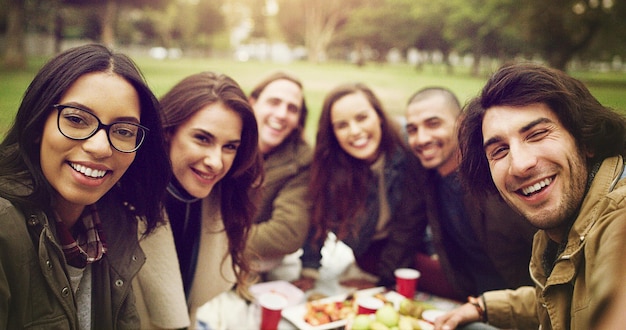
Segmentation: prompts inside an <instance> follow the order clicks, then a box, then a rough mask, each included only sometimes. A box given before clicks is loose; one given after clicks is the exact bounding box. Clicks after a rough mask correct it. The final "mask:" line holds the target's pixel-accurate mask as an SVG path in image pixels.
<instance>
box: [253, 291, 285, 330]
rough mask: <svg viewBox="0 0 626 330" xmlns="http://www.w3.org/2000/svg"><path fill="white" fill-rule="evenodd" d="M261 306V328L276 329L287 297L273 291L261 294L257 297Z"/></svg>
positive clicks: (266, 329) (265, 329) (263, 329)
mask: <svg viewBox="0 0 626 330" xmlns="http://www.w3.org/2000/svg"><path fill="white" fill-rule="evenodd" d="M258 303H259V306H261V330H276V329H278V322H279V321H280V318H281V313H282V311H283V308H285V307H286V306H287V298H285V297H284V296H283V295H280V294H278V293H274V292H267V293H264V294H262V295H261V296H260V297H259V299H258Z"/></svg>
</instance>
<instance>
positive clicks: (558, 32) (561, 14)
mask: <svg viewBox="0 0 626 330" xmlns="http://www.w3.org/2000/svg"><path fill="white" fill-rule="evenodd" d="M618 2H619V1H615V2H613V1H600V0H587V1H580V0H553V1H544V0H526V3H527V5H526V6H525V10H524V14H525V15H524V17H523V18H522V19H523V20H524V21H525V22H526V24H527V31H528V33H527V34H526V35H524V37H525V38H526V42H528V43H530V44H531V45H534V46H535V49H536V50H537V51H538V52H539V53H540V54H541V55H542V57H543V58H544V59H545V60H546V61H547V62H548V64H549V65H550V66H552V67H554V68H557V69H561V70H565V69H566V66H567V64H568V62H569V61H570V60H571V59H572V58H573V57H574V56H575V55H576V54H580V53H583V52H584V51H586V50H587V49H589V47H590V45H591V44H592V43H593V41H594V39H595V38H597V37H598V35H599V34H600V33H601V31H603V30H604V31H607V27H609V26H611V25H612V24H618V23H617V22H623V21H624V19H625V18H626V17H625V16H623V14H624V13H623V12H621V11H618V9H619V8H621V7H620V6H621V4H620V5H619V6H616V5H615V3H618ZM616 16H617V21H616ZM619 24H623V23H619ZM613 26H615V25H613ZM621 28H623V25H622V26H621ZM622 42H623V40H622Z"/></svg>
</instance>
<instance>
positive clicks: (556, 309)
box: [484, 157, 626, 330]
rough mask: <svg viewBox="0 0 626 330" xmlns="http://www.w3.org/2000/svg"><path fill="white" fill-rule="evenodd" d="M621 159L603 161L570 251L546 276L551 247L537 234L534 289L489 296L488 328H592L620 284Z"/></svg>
mask: <svg viewBox="0 0 626 330" xmlns="http://www.w3.org/2000/svg"><path fill="white" fill-rule="evenodd" d="M624 174H625V173H624V161H623V159H622V157H611V158H607V159H605V160H604V162H603V163H602V166H601V167H600V170H599V171H598V172H597V174H596V175H595V178H594V179H593V182H592V183H591V186H590V188H589V190H588V192H587V194H586V195H585V198H584V199H583V202H582V205H581V207H580V212H579V214H578V217H577V218H576V220H575V221H574V223H573V225H572V228H571V229H570V231H569V234H568V237H567V246H566V247H565V250H564V251H563V252H562V253H561V254H560V255H559V256H558V258H557V260H556V262H555V265H554V268H553V270H552V273H551V274H550V275H549V276H548V275H546V273H545V272H544V268H543V267H542V256H543V253H544V251H545V249H546V246H547V244H548V242H549V238H548V236H547V235H546V233H545V232H544V231H539V232H537V234H535V239H534V242H533V254H532V258H531V262H530V273H531V277H532V279H533V281H534V282H535V287H522V288H519V289H517V290H515V291H512V290H508V291H493V292H487V293H485V295H484V297H485V302H486V307H487V318H488V321H489V323H490V324H492V325H494V326H497V327H503V328H515V329H529V328H535V329H536V328H537V326H538V325H537V323H539V324H540V325H541V329H542V330H548V329H572V330H587V329H591V328H592V324H591V323H590V322H591V321H590V320H591V317H592V316H593V315H595V314H596V313H598V312H599V310H600V309H601V308H602V307H603V306H604V305H605V303H606V301H607V300H608V299H609V297H610V296H611V293H612V291H615V288H617V286H618V285H624V284H623V283H619V278H618V274H620V273H619V271H618V270H619V267H620V265H621V264H622V263H623V262H624V257H623V256H624V251H623V250H622V246H623V244H622V242H623V241H624V240H626V178H625V177H626V176H625V175H624Z"/></svg>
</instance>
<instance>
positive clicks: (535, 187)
mask: <svg viewBox="0 0 626 330" xmlns="http://www.w3.org/2000/svg"><path fill="white" fill-rule="evenodd" d="M551 182H552V178H547V179H544V180H542V181H540V182H537V183H535V184H534V185H532V186H530V187H526V188H524V189H522V193H524V195H526V196H528V195H530V194H532V193H534V192H536V191H539V190H541V189H542V188H543V187H545V186H547V185H549V184H550V183H551Z"/></svg>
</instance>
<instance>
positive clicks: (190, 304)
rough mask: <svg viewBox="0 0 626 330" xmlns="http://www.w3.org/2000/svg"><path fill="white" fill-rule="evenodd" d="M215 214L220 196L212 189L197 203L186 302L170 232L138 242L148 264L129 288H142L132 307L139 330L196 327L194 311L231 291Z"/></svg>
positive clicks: (218, 218)
mask: <svg viewBox="0 0 626 330" xmlns="http://www.w3.org/2000/svg"><path fill="white" fill-rule="evenodd" d="M219 210H220V203H219V190H217V189H216V190H214V191H213V192H212V193H211V195H209V197H207V198H205V199H204V200H203V201H202V235H201V238H200V248H199V251H198V255H199V256H200V257H199V258H198V264H197V266H196V273H195V275H194V280H193V285H192V288H191V293H190V296H189V300H188V301H187V302H185V293H184V290H183V282H182V278H181V275H180V268H179V265H178V258H177V256H176V248H175V246H174V237H173V235H172V231H171V229H170V226H169V225H167V226H162V227H159V228H158V229H157V230H156V232H155V233H154V234H152V235H150V236H148V237H147V238H144V239H142V240H141V241H140V245H141V247H142V248H143V250H144V252H145V254H146V257H147V260H146V264H145V265H144V267H143V268H142V269H141V271H140V272H139V276H138V279H137V280H136V281H135V283H133V285H135V287H140V288H141V290H139V291H140V292H141V294H137V296H138V297H137V301H138V303H137V307H138V310H139V313H140V317H141V320H142V328H153V329H154V328H156V329H158V328H168V329H169V328H184V327H187V326H189V325H190V324H191V325H195V324H196V312H197V310H198V308H200V307H201V306H202V305H204V304H205V303H206V302H208V301H209V300H211V299H212V298H214V297H215V296H217V295H219V294H220V293H222V292H225V291H228V290H230V289H231V288H232V287H233V285H234V283H235V275H234V272H233V270H232V261H231V259H230V255H228V256H227V257H226V259H225V260H224V256H225V255H227V252H228V237H227V236H226V231H225V230H224V223H223V221H222V216H221V213H220V212H219ZM223 260H224V262H222V261H223ZM187 311H188V312H189V314H188V313H187ZM192 328H193V326H192Z"/></svg>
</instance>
